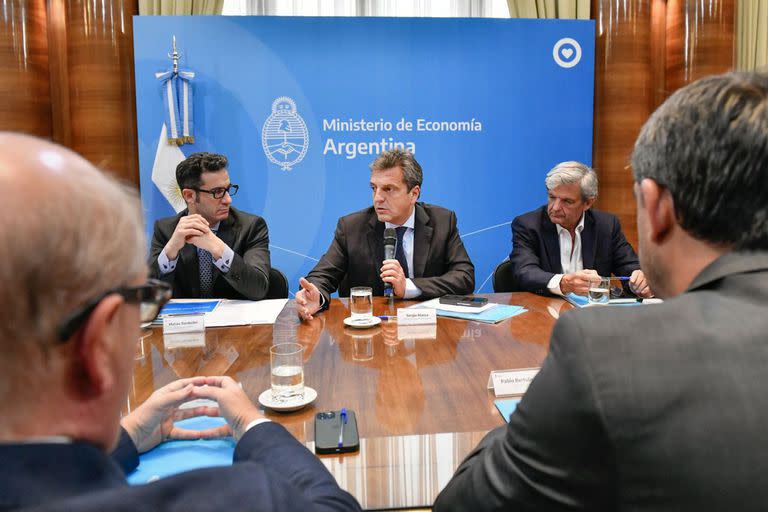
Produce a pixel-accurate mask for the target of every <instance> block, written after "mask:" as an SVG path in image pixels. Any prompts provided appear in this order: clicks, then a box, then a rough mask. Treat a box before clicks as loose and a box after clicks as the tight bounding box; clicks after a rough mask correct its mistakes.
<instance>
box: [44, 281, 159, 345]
mask: <svg viewBox="0 0 768 512" xmlns="http://www.w3.org/2000/svg"><path fill="white" fill-rule="evenodd" d="M113 293H117V294H118V295H122V297H123V298H124V299H125V302H127V303H128V304H139V314H140V316H141V322H142V323H145V322H151V321H152V320H154V319H155V318H157V315H158V314H160V310H161V309H162V308H163V306H165V305H166V303H168V301H169V300H171V286H170V285H169V284H168V283H165V282H163V281H159V280H157V279H149V280H147V282H146V284H143V285H141V286H119V287H116V288H112V289H109V290H107V291H105V292H104V293H102V294H101V295H99V296H98V297H96V298H95V299H93V300H92V301H90V302H88V303H87V304H86V305H85V306H83V307H82V308H80V309H79V310H77V311H76V312H74V313H72V314H71V315H70V316H68V317H67V319H66V320H64V321H63V322H62V323H61V325H60V326H59V329H58V335H59V341H60V342H65V341H67V340H68V339H69V338H71V337H72V335H73V334H75V332H77V330H78V329H79V328H80V327H81V325H82V324H83V322H85V320H86V319H87V318H88V317H89V316H90V315H91V313H93V310H94V309H96V306H98V305H99V303H100V302H101V301H102V300H104V299H105V298H106V297H107V296H108V295H112V294H113Z"/></svg>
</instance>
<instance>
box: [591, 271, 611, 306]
mask: <svg viewBox="0 0 768 512" xmlns="http://www.w3.org/2000/svg"><path fill="white" fill-rule="evenodd" d="M587 298H588V299H589V304H590V306H605V305H607V304H608V301H609V300H610V299H611V278H610V277H600V278H596V279H595V280H594V281H592V282H591V283H590V284H589V292H588V293H587Z"/></svg>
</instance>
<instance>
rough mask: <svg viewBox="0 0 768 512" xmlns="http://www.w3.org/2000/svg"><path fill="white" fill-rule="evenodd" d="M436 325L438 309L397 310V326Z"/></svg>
mask: <svg viewBox="0 0 768 512" xmlns="http://www.w3.org/2000/svg"><path fill="white" fill-rule="evenodd" d="M436 323H437V310H436V309H430V308H400V309H398V310H397V325H429V324H436Z"/></svg>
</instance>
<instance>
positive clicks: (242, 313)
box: [205, 299, 288, 327]
mask: <svg viewBox="0 0 768 512" xmlns="http://www.w3.org/2000/svg"><path fill="white" fill-rule="evenodd" d="M287 302H288V299H269V300H259V301H251V300H222V301H221V303H219V306H218V307H217V308H216V309H215V310H213V311H211V312H210V313H206V314H205V326H206V327H227V326H231V325H253V324H274V323H275V320H277V317H278V316H279V315H280V312H281V311H282V310H283V308H284V307H285V305H286V303H287Z"/></svg>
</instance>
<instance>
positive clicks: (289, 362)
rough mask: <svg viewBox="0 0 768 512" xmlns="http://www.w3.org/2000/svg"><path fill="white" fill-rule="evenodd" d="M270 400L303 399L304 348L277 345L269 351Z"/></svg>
mask: <svg viewBox="0 0 768 512" xmlns="http://www.w3.org/2000/svg"><path fill="white" fill-rule="evenodd" d="M269 362H270V366H271V369H272V400H274V401H275V402H286V401H290V400H300V399H301V398H303V397H304V346H303V345H300V344H298V343H279V344H277V345H273V346H272V347H270V349H269Z"/></svg>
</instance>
